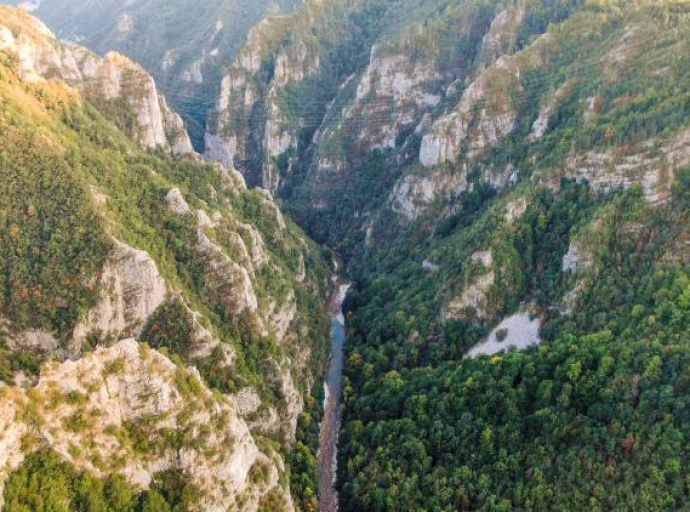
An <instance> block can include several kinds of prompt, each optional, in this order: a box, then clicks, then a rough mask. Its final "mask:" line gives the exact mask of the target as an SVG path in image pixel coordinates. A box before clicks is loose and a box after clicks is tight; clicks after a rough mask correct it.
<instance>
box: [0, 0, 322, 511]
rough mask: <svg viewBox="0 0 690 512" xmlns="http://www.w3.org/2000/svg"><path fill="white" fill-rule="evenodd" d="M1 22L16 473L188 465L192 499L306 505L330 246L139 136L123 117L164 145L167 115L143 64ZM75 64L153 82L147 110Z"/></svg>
mask: <svg viewBox="0 0 690 512" xmlns="http://www.w3.org/2000/svg"><path fill="white" fill-rule="evenodd" d="M0 33H2V34H5V36H4V38H3V45H2V47H0V58H1V62H0V148H1V149H0V169H1V172H2V175H3V177H4V179H3V180H2V185H0V188H2V190H1V191H0V192H1V193H0V197H2V199H0V239H2V242H1V245H2V246H3V247H5V248H6V250H5V251H3V253H2V254H1V255H0V269H2V270H1V271H0V275H2V277H1V278H0V282H1V283H2V290H3V293H2V295H1V296H0V315H1V316H0V318H2V324H1V326H0V378H1V379H2V380H3V381H4V382H5V383H6V384H5V385H2V390H0V392H1V393H2V394H3V397H4V398H3V400H2V402H3V410H2V414H0V418H1V420H2V422H3V429H2V430H3V432H4V435H3V439H2V441H1V443H2V445H3V449H2V450H0V453H2V454H3V455H2V457H3V459H2V464H1V465H2V468H3V472H2V474H1V475H2V481H4V480H5V478H6V476H7V471H12V470H15V469H17V467H18V466H19V465H20V464H21V462H22V460H24V458H25V457H27V456H29V455H30V454H31V453H32V452H34V451H35V450H41V452H40V453H44V451H45V450H46V449H50V450H53V451H54V452H56V453H57V454H58V455H59V457H60V458H61V459H62V460H63V461H65V462H69V463H70V464H72V465H73V466H74V467H75V468H76V470H78V471H86V472H87V474H90V475H91V477H94V478H96V477H103V478H114V477H115V476H116V475H120V476H122V477H124V480H125V482H126V483H127V484H128V485H129V486H130V487H131V489H132V491H131V492H132V493H134V495H135V496H136V495H137V493H139V492H140V491H142V490H145V489H147V488H149V485H151V484H152V482H153V484H154V487H155V486H158V484H159V483H160V481H161V480H160V479H163V480H164V479H165V478H167V477H164V476H163V475H164V474H168V473H167V472H174V473H175V474H179V478H181V479H182V481H183V482H186V483H187V484H188V485H189V488H190V489H193V490H194V492H193V493H191V495H192V498H193V499H192V498H190V499H192V501H191V502H189V503H188V504H189V506H191V507H198V506H202V508H204V509H207V510H226V509H227V508H228V507H239V508H243V509H249V510H252V509H256V508H259V507H268V509H271V510H275V509H276V508H275V507H278V506H279V505H278V504H282V505H280V507H281V508H286V509H292V507H293V505H292V498H291V496H290V492H289V484H288V478H287V476H288V474H287V472H286V471H287V469H286V467H285V463H284V457H285V456H286V454H287V453H288V452H290V451H291V447H292V446H293V444H294V438H295V430H296V424H297V420H298V416H299V415H300V413H301V411H302V408H303V402H304V397H305V396H307V395H308V394H309V393H310V392H311V390H312V387H313V385H314V383H315V380H316V379H317V378H318V377H317V376H318V375H320V374H321V372H322V369H323V366H324V364H325V359H326V350H327V333H328V317H327V314H326V312H325V306H324V302H325V295H326V291H327V290H326V286H327V283H328V279H327V278H328V274H329V270H328V268H327V265H326V264H325V263H324V261H323V260H322V255H321V251H320V249H319V248H318V247H316V246H315V245H314V244H313V243H311V242H309V241H308V239H306V237H305V236H304V235H303V234H302V233H301V232H300V231H299V230H298V229H297V228H296V227H295V226H294V225H293V224H292V223H291V222H290V221H289V220H287V219H285V218H283V216H282V214H281V213H280V210H279V209H278V207H277V206H276V204H275V203H274V202H273V200H272V198H271V197H270V195H268V194H266V193H263V192H261V191H249V190H247V188H246V186H245V183H244V180H243V178H242V176H241V175H239V174H238V173H237V172H235V171H233V170H228V169H223V168H220V167H218V166H212V165H204V164H201V163H199V162H198V161H197V158H196V157H195V156H194V155H190V156H187V157H185V158H182V159H179V158H174V157H173V156H172V155H171V151H170V146H167V148H166V145H165V144H157V145H156V146H157V149H155V150H151V151H148V152H145V151H143V150H142V149H140V146H139V144H136V143H135V142H133V141H132V140H131V139H130V138H128V136H127V135H126V134H125V133H124V132H123V131H122V130H121V129H120V128H119V127H118V124H120V125H122V124H123V123H122V120H132V121H133V124H131V125H127V126H129V127H132V128H136V129H134V130H133V131H132V133H131V134H130V135H132V136H133V137H134V138H135V140H137V141H138V142H139V143H140V144H141V145H142V146H144V147H149V146H150V144H148V143H147V141H146V139H141V138H140V137H139V136H138V135H139V133H140V132H139V128H140V127H142V123H140V124H137V122H136V121H137V120H139V121H141V120H142V119H144V118H146V119H148V118H147V117H145V116H144V115H142V113H143V112H144V111H145V110H146V109H147V108H148V107H149V106H150V105H151V104H153V105H158V106H159V107H160V109H161V110H160V111H161V112H163V111H164V110H163V105H164V104H163V103H162V101H161V98H160V97H158V95H157V93H156V92H155V86H154V85H153V83H152V80H151V79H150V78H149V77H148V75H143V71H141V68H138V67H136V66H135V65H133V64H131V62H130V61H128V60H122V59H121V58H120V57H117V56H111V57H108V58H106V59H105V60H101V59H98V58H96V57H93V56H92V55H91V54H90V53H89V52H88V51H86V50H84V49H79V48H76V47H73V46H69V45H64V44H61V43H58V42H57V41H55V40H54V39H52V38H51V36H50V34H49V32H47V31H46V30H45V28H44V27H43V26H42V25H41V24H40V23H39V22H37V21H36V20H35V19H32V18H31V17H29V16H27V15H26V14H23V13H22V12H21V11H18V10H15V9H10V8H6V7H0ZM8 34H9V36H11V38H10V37H7V35H8ZM8 41H9V44H8ZM26 48H31V51H25V49H26ZM74 55H77V56H79V57H80V58H78V59H76V60H77V63H78V64H79V63H81V64H84V63H85V62H93V63H94V64H93V65H90V64H89V65H85V64H84V66H85V69H87V70H89V71H92V70H93V69H97V70H100V69H109V70H111V71H113V67H114V68H115V70H116V72H114V73H113V72H111V71H108V73H107V74H106V75H107V77H108V79H109V80H110V79H112V78H113V76H116V77H117V76H121V75H120V74H119V73H120V70H121V69H122V68H124V72H123V74H125V75H127V74H129V73H142V77H143V78H144V79H145V83H146V84H147V87H148V85H151V89H146V91H147V94H146V98H147V101H139V100H141V98H142V96H141V95H138V94H136V91H133V90H132V89H127V88H125V89H123V90H122V92H123V94H122V96H114V97H111V98H104V94H105V93H104V92H103V91H104V90H108V89H107V87H106V86H105V85H103V84H104V82H100V81H96V82H93V81H91V80H92V78H91V77H92V75H84V74H77V73H76V72H75V73H74V74H69V73H71V72H72V71H75V70H78V71H81V68H79V66H76V67H75V66H69V67H68V66H67V65H66V64H65V63H66V62H72V63H73V59H72V58H71V56H74ZM54 56H58V57H59V58H58V59H57V60H56V59H55V58H53V57H54ZM81 57H83V59H82V58H81ZM120 64H122V68H121V67H120ZM68 84H69V85H68ZM94 84H98V88H96V89H95V90H94ZM101 87H102V88H101ZM128 95H132V98H133V99H132V100H131V101H130V99H129V97H128ZM152 98H153V103H150V102H148V99H152ZM119 100H121V101H119ZM144 126H148V125H147V124H146V125H144ZM132 338H133V339H132ZM121 340H124V341H121ZM148 347H150V348H148ZM94 350H95V352H94V353H93V354H92V351H94ZM42 363H43V365H42ZM101 383H102V384H101ZM99 386H101V387H99ZM108 400H110V401H108ZM115 402H117V404H118V406H119V407H121V408H122V410H121V411H120V412H119V413H117V414H116V410H115V408H114V407H113V403H115ZM97 418H101V419H97ZM106 419H107V421H106ZM231 439H232V440H231ZM36 457H38V459H37V458H36ZM41 457H43V456H42V455H39V456H36V455H32V456H30V458H29V461H31V464H34V463H36V464H38V465H39V466H40V464H42V463H44V462H45V463H46V464H48V462H46V460H44V458H41ZM41 461H43V462H41ZM48 465H49V464H48ZM32 467H35V466H32ZM18 471H20V472H21V471H24V470H23V469H22V470H18ZM26 471H33V470H32V469H26ZM48 474H49V473H45V474H44V475H43V476H45V477H46V478H48ZM17 475H19V473H16V474H15V475H14V476H12V477H11V479H10V480H11V482H14V484H13V486H12V487H11V488H8V489H7V495H6V498H7V499H8V500H10V501H9V502H8V503H11V502H12V499H14V498H16V496H18V495H17V493H19V495H20V496H21V495H22V492H24V491H22V490H21V485H20V483H21V479H20V477H19V476H17ZM219 478H220V479H222V481H223V485H220V484H218V481H217V480H218V479H219ZM118 485H120V484H118ZM18 486H19V487H18ZM178 487H179V488H180V489H181V488H182V487H183V486H182V485H180V486H178ZM156 488H159V487H156ZM28 492H29V495H31V492H30V491H28ZM75 492H76V491H75ZM128 492H129V491H128ZM190 492H191V491H190ZM159 494H160V493H159ZM41 496H43V497H44V498H46V496H44V495H43V494H42V495H41ZM13 497H14V498H13ZM53 498H54V499H56V500H57V501H55V502H54V503H59V502H60V499H61V498H60V496H57V497H53ZM53 498H50V499H53ZM46 499H48V498H46ZM137 499H138V498H137ZM141 499H143V500H146V499H158V498H153V497H151V496H149V495H147V496H142V497H141ZM22 503H24V504H25V505H26V502H22V501H21V499H20V500H19V501H17V502H15V504H16V505H17V506H19V505H21V504H22ZM200 503H201V505H199V504H200ZM8 506H10V505H8Z"/></svg>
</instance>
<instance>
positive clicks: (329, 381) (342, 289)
mask: <svg viewBox="0 0 690 512" xmlns="http://www.w3.org/2000/svg"><path fill="white" fill-rule="evenodd" d="M340 266H341V264H340V263H338V262H336V270H339V267H340ZM349 288H350V284H349V283H347V282H346V281H344V280H343V279H342V278H340V277H337V278H336V279H335V291H334V292H333V295H331V298H330V300H329V303H328V312H329V313H330V315H331V361H330V365H329V368H328V375H327V377H326V383H325V387H326V398H325V400H324V415H323V421H322V422H321V433H320V438H319V453H318V464H319V512H336V511H337V510H338V493H337V492H336V490H335V479H336V469H337V455H338V434H339V433H340V421H341V417H340V402H341V399H342V394H343V358H344V348H345V317H344V315H343V301H344V300H345V296H346V295H347V291H348V289H349Z"/></svg>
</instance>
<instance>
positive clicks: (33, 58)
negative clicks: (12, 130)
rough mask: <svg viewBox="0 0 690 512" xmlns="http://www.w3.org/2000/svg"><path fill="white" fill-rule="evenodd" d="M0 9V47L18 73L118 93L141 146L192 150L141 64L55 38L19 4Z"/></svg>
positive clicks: (95, 91) (181, 126)
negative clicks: (132, 118) (129, 111)
mask: <svg viewBox="0 0 690 512" xmlns="http://www.w3.org/2000/svg"><path fill="white" fill-rule="evenodd" d="M1 9H2V11H1V12H0V14H2V15H1V16H0V50H3V51H6V52H8V53H10V54H12V55H15V56H16V57H17V67H18V69H19V72H20V74H21V76H22V78H23V79H25V80H27V81H29V82H37V81H40V80H46V79H52V78H55V77H59V78H61V79H62V80H64V81H65V82H66V83H68V84H69V85H71V86H73V87H75V88H77V89H79V90H82V91H84V92H86V93H89V94H96V95H99V96H102V97H104V98H105V99H108V100H112V99H116V98H122V99H124V100H125V102H126V103H127V105H128V106H129V107H130V108H131V109H132V111H133V113H134V114H135V115H136V117H137V122H138V128H139V129H138V130H137V134H136V135H137V138H138V142H139V143H140V144H141V145H142V146H143V147H145V148H155V147H158V146H163V147H167V148H170V149H171V150H173V151H174V152H175V153H178V154H182V153H192V152H193V148H192V144H191V141H190V140H189V136H188V135H187V132H186V131H185V129H184V123H183V122H182V119H181V118H180V116H178V115H177V114H176V113H174V112H173V111H172V110H170V109H169V108H168V106H167V104H166V102H165V99H164V98H163V96H162V95H160V94H159V92H158V90H157V88H156V84H155V82H154V80H153V78H152V77H151V76H150V75H149V74H148V73H147V72H146V71H144V69H143V68H142V67H141V66H139V65H138V64H135V63H134V62H133V61H131V60H130V59H128V58H127V57H125V56H124V55H121V54H119V53H116V52H111V53H108V54H107V55H106V56H105V57H99V56H98V55H96V54H94V53H92V52H90V51H89V50H87V49H86V48H83V47H81V46H77V45H72V44H68V43H63V42H60V41H58V40H57V39H56V37H55V35H54V34H53V33H52V32H51V31H50V30H49V29H48V28H47V27H46V26H45V25H44V24H43V23H42V22H41V21H39V20H37V19H36V18H33V17H32V16H29V15H27V14H25V13H23V12H22V11H21V10H19V9H11V8H7V7H2V8H1Z"/></svg>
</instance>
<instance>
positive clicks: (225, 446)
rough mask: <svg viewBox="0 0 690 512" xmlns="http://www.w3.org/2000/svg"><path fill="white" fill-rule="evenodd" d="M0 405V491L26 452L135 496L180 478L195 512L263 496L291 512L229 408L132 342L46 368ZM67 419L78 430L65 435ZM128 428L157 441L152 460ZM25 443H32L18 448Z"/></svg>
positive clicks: (251, 503)
mask: <svg viewBox="0 0 690 512" xmlns="http://www.w3.org/2000/svg"><path fill="white" fill-rule="evenodd" d="M0 395H2V404H1V405H0V426H3V436H2V439H0V447H2V448H3V449H2V451H0V462H1V463H2V465H1V466H0V467H1V468H2V472H1V473H0V487H1V485H2V482H3V481H4V477H5V476H6V471H7V470H12V469H14V468H16V467H17V466H18V465H19V464H20V463H21V461H22V459H23V457H24V456H25V455H26V454H27V452H28V451H29V450H31V449H36V448H38V447H41V446H46V447H49V448H51V449H53V450H54V451H56V452H57V453H58V454H59V455H60V456H61V457H62V458H63V459H64V460H66V461H68V462H70V463H72V464H74V465H75V466H76V467H77V468H80V469H83V470H86V471H88V472H90V473H93V474H95V475H104V474H106V475H107V474H120V475H122V476H124V477H125V478H126V479H127V481H128V482H129V483H130V484H132V485H134V486H135V487H137V488H139V489H147V488H148V487H149V485H150V484H151V481H152V479H153V476H154V475H155V474H156V473H158V472H160V471H165V470H167V469H171V468H172V469H177V470H180V471H181V472H182V473H183V474H184V475H185V476H186V477H187V478H188V479H189V482H190V483H191V484H192V485H193V486H194V487H195V488H197V489H198V490H199V491H200V494H201V499H200V503H198V506H199V507H200V509H203V510H208V511H218V512H220V511H225V510H231V509H238V508H242V509H243V510H257V508H258V503H259V501H260V499H261V498H262V496H264V495H266V494H267V493H269V492H277V493H278V494H279V495H281V496H283V497H284V501H285V504H286V509H288V510H292V505H291V503H292V502H291V498H290V496H289V491H287V490H286V489H284V488H283V487H281V484H279V477H280V474H281V473H282V472H283V471H284V468H283V467H281V466H280V465H279V464H277V463H276V461H275V460H274V457H275V454H274V453H272V452H270V451H269V452H266V451H263V452H262V450H260V449H259V448H258V447H257V445H256V443H255V441H254V439H253V438H252V435H251V433H250V431H249V428H248V427H247V424H246V423H245V422H244V421H243V420H242V419H241V418H240V417H239V415H238V408H237V405H236V404H235V403H234V401H233V400H232V399H230V398H226V397H221V396H219V395H217V394H215V395H214V394H213V393H211V392H210V391H209V390H208V389H207V388H206V387H205V385H204V384H203V383H202V382H201V380H200V377H199V376H198V374H196V373H195V371H194V370H189V369H184V368H180V367H177V366H175V365H174V364H173V363H172V362H171V361H170V360H168V359H167V358H166V357H164V356H162V355H161V354H159V353H158V352H156V351H153V350H150V349H147V348H145V347H143V346H141V345H139V344H138V343H137V342H135V341H134V340H132V339H129V340H124V341H121V342H119V343H117V344H116V345H114V346H112V347H111V348H108V349H99V350H97V351H96V352H95V353H94V354H93V355H90V356H87V357H85V358H84V359H81V360H79V361H77V362H66V363H63V364H61V365H54V366H52V367H50V368H46V369H45V370H44V372H43V375H42V376H41V378H40V381H39V383H38V385H37V386H36V387H35V388H34V389H32V390H31V391H30V392H26V391H25V390H23V389H19V388H4V389H0ZM75 397H78V399H76V398H75ZM26 407H32V408H33V410H35V411H36V414H37V415H38V418H35V420H36V421H32V422H31V423H25V422H24V421H23V419H22V418H21V416H20V413H19V411H20V410H23V409H24V408H26ZM77 417H78V418H80V422H79V424H80V427H79V428H78V429H77V428H70V427H69V425H70V424H74V422H72V423H71V422H70V420H71V419H73V418H77ZM133 423H135V424H137V425H139V426H140V427H141V428H143V430H142V432H140V433H139V434H138V435H144V436H146V437H147V438H149V439H158V440H159V442H158V443H157V444H156V446H157V448H156V449H155V450H154V451H149V452H146V453H142V452H138V451H137V449H136V448H135V446H136V443H132V442H131V438H132V436H133V435H135V434H134V431H132V430H131V427H130V426H131V425H132V424H133ZM165 432H168V433H170V432H173V433H175V432H176V433H179V434H180V435H179V436H170V435H167V436H163V434H164V433H165ZM195 433H196V434H195ZM202 433H203V435H202ZM26 436H30V437H31V438H33V439H37V440H39V441H38V442H37V443H33V444H27V443H22V440H23V439H25V438H26ZM165 439H168V440H169V441H165ZM172 439H177V440H176V441H174V442H173V441H171V440H172ZM76 448H78V450H77V449H76ZM252 468H255V469H256V468H261V470H262V472H264V473H265V474H266V475H267V477H266V479H265V481H263V482H255V481H252V479H251V478H250V476H249V474H250V471H251V470H252ZM0 496H1V493H0ZM240 503H242V505H240Z"/></svg>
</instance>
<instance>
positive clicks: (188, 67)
mask: <svg viewBox="0 0 690 512" xmlns="http://www.w3.org/2000/svg"><path fill="white" fill-rule="evenodd" d="M3 3H10V4H14V5H21V6H23V7H25V8H27V7H28V8H29V9H30V10H31V11H32V13H33V14H34V15H36V16H38V17H39V18H41V19H42V20H43V21H45V22H46V23H47V24H48V26H49V27H50V28H51V29H53V30H54V31H55V32H56V33H57V34H58V36H59V37H60V38H62V39H67V40H69V41H74V42H77V43H79V44H83V45H85V46H87V47H88V48H90V49H92V50H94V51H96V52H98V53H101V54H105V53H107V52H109V51H118V52H121V53H123V54H125V55H127V56H129V57H131V58H132V59H134V60H135V61H136V62H139V63H141V64H142V65H143V66H144V67H145V68H146V69H147V70H148V71H149V72H150V73H151V74H152V75H153V76H154V77H155V78H156V81H157V82H158V83H159V84H160V85H161V88H162V90H163V91H164V92H165V95H166V97H167V98H168V99H169V100H170V101H171V103H172V105H173V106H174V107H175V109H176V111H178V112H180V113H181V114H182V116H183V117H184V119H185V121H186V122H187V123H188V124H189V126H190V131H191V133H192V138H193V139H199V141H200V142H203V141H202V139H203V132H204V126H205V118H206V111H207V110H208V109H209V108H210V107H211V105H212V104H213V99H214V97H215V95H216V92H217V91H218V87H219V84H220V73H221V70H222V69H223V67H224V66H226V65H228V64H229V63H230V62H232V60H233V59H234V58H235V55H236V54H237V51H238V50H239V49H240V48H241V46H242V45H243V44H244V42H245V40H246V37H247V34H248V33H249V31H250V29H251V28H252V27H253V26H254V25H256V24H257V23H259V22H260V21H261V20H262V19H263V18H265V17H266V16H267V15H269V14H273V15H275V14H279V13H281V12H282V13H284V12H290V11H292V10H294V9H295V8H296V7H297V6H299V5H300V4H301V3H302V0H232V1H231V0H211V1H205V2H196V1H190V0H174V1H171V0H144V1H137V2H121V1H115V0H107V1H102V2H98V4H97V5H94V3H93V2H91V1H86V0H43V1H40V2H23V1H15V2H3Z"/></svg>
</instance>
